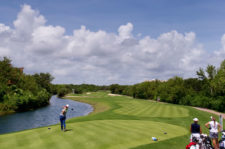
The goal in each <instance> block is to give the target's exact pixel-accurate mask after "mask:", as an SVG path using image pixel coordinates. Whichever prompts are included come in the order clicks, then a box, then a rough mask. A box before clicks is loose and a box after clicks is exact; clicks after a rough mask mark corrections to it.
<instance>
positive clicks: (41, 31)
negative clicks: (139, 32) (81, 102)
mask: <svg viewBox="0 0 225 149" xmlns="http://www.w3.org/2000/svg"><path fill="white" fill-rule="evenodd" d="M133 28H134V27H133V24H132V23H127V24H126V25H121V26H120V27H119V28H118V33H108V32H106V31H103V30H99V31H96V32H93V31H90V30H88V29H86V27H85V26H81V28H80V29H76V30H74V31H73V34H72V35H70V36H69V35H65V29H64V28H63V27H61V26H52V25H46V19H45V18H44V16H42V15H41V14H40V13H39V12H38V11H37V10H33V9H32V8H31V7H30V6H29V5H23V6H22V10H21V11H20V12H19V14H18V16H17V19H16V20H15V21H14V27H13V28H10V27H8V26H6V25H4V24H0V39H1V42H0V54H1V56H9V57H10V58H12V60H13V63H14V64H15V65H16V66H23V67H25V71H26V72H28V73H34V72H50V73H52V75H53V76H54V77H55V81H54V82H55V83H96V84H111V83H121V84H131V83H138V82H141V81H144V80H146V79H148V80H151V79H154V78H158V79H167V78H169V77H173V76H175V75H180V76H182V77H191V76H192V77H193V76H194V74H195V71H196V70H197V69H198V68H199V67H204V65H206V64H207V63H206V61H207V60H208V58H209V55H208V53H207V52H206V51H204V49H203V46H202V45H201V44H200V43H198V42H197V41H196V35H195V33H193V32H189V33H185V34H182V33H179V32H177V31H175V30H174V31H171V32H168V33H163V34H161V35H160V36H159V37H158V38H151V37H150V36H146V37H143V38H141V37H140V36H139V37H137V38H136V37H135V36H134V35H133V34H132V31H133ZM222 45H223V48H222V49H221V50H219V51H217V52H215V54H214V55H211V59H213V58H214V60H215V57H216V56H220V55H222V56H220V57H221V58H222V57H224V53H225V52H224V51H225V35H224V36H223V38H222ZM215 61H216V60H215ZM212 62H214V61H212ZM212 64H213V63H212Z"/></svg>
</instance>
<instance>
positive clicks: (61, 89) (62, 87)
mask: <svg viewBox="0 0 225 149" xmlns="http://www.w3.org/2000/svg"><path fill="white" fill-rule="evenodd" d="M54 89H55V91H54V93H55V94H57V95H58V97H63V96H65V95H66V94H68V93H74V94H82V93H85V92H96V91H99V90H109V86H105V85H102V86H100V85H94V84H80V85H74V84H56V85H54Z"/></svg>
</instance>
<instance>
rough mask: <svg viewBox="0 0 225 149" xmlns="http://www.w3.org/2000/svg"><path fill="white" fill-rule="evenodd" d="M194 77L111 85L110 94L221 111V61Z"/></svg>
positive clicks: (224, 101) (224, 95) (224, 106)
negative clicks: (218, 65) (216, 65)
mask: <svg viewBox="0 0 225 149" xmlns="http://www.w3.org/2000/svg"><path fill="white" fill-rule="evenodd" d="M196 75H197V76H198V77H197V78H188V79H183V78H181V77H178V76H175V77H173V78H171V79H169V80H167V81H160V80H154V81H145V82H142V83H139V84H135V85H119V84H112V85H111V86H110V90H111V92H112V93H114V94H122V95H128V96H133V97H134V98H141V99H153V100H159V99H160V101H163V102H168V103H174V104H182V105H190V106H197V107H203V108H209V109H214V110H217V111H221V112H225V60H224V61H223V62H222V63H221V65H220V67H219V68H218V69H216V67H215V66H213V65H208V66H207V68H206V69H205V70H204V69H203V68H200V69H199V70H198V71H197V72H196Z"/></svg>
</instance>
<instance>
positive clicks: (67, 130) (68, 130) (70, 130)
mask: <svg viewBox="0 0 225 149" xmlns="http://www.w3.org/2000/svg"><path fill="white" fill-rule="evenodd" d="M72 130H73V129H66V130H64V131H65V132H67V131H72Z"/></svg>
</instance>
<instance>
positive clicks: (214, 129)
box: [205, 116, 221, 149]
mask: <svg viewBox="0 0 225 149" xmlns="http://www.w3.org/2000/svg"><path fill="white" fill-rule="evenodd" d="M205 127H207V128H208V129H209V137H210V138H211V139H212V142H213V146H214V148H215V149H219V141H218V133H219V131H220V128H221V125H220V124H219V123H218V122H217V121H216V118H215V117H213V116H211V121H209V122H208V123H206V124H205Z"/></svg>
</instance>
